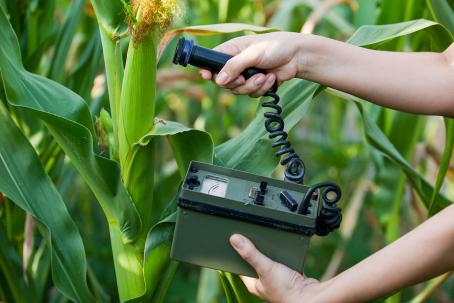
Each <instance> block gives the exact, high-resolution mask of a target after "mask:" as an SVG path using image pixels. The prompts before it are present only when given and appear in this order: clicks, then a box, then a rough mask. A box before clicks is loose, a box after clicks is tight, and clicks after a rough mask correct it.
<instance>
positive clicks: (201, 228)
mask: <svg viewBox="0 0 454 303" xmlns="http://www.w3.org/2000/svg"><path fill="white" fill-rule="evenodd" d="M230 58H231V56H229V55H227V54H223V53H220V52H216V51H213V50H210V49H207V48H204V47H200V46H196V45H194V42H193V41H192V40H186V39H184V38H180V41H179V42H178V45H177V48H176V51H175V56H174V60H173V62H174V63H175V64H180V65H183V66H186V65H187V64H191V65H194V66H197V67H201V68H205V69H209V70H211V71H213V72H218V71H219V70H220V69H221V68H222V67H223V66H224V64H225V63H226V62H227V61H228V60H229V59H230ZM256 73H264V71H262V70H259V69H255V68H249V69H247V70H245V71H244V72H243V73H242V75H243V76H244V77H245V78H246V79H247V78H250V77H252V76H253V75H254V74H256ZM276 91H277V85H275V86H274V87H273V88H272V89H270V90H269V91H268V92H267V93H266V94H265V95H264V96H266V97H270V98H272V100H271V101H268V102H263V103H262V106H263V107H266V108H270V111H268V112H265V114H264V116H265V118H266V120H265V125H264V126H265V129H266V131H267V132H268V133H269V138H270V139H276V141H275V142H274V143H272V146H273V147H276V148H278V150H277V151H276V152H275V154H276V156H278V157H280V158H281V161H280V163H281V164H282V165H284V166H286V169H285V173H284V174H285V179H284V181H280V180H275V179H272V178H267V177H263V176H259V175H254V174H251V173H247V172H242V171H239V170H234V169H230V168H225V167H221V166H216V165H212V164H207V163H201V162H196V161H192V162H191V164H190V167H189V168H188V171H187V173H186V176H185V179H184V180H183V183H182V185H181V189H180V193H179V196H178V210H177V221H176V226H175V232H174V238H173V243H172V250H171V257H172V259H174V260H178V261H183V262H187V263H191V264H195V265H199V266H203V267H209V268H213V269H218V270H222V271H227V272H232V273H236V274H241V275H246V276H251V277H255V276H256V273H255V271H254V270H253V268H252V267H251V266H250V265H248V264H247V263H246V262H245V261H244V260H243V259H242V258H241V257H240V256H239V255H238V254H237V253H236V251H235V250H234V249H233V248H232V247H231V246H230V244H229V238H230V236H231V235H232V234H235V233H238V234H242V235H244V236H246V237H248V238H249V239H250V240H251V241H252V242H253V243H254V244H255V246H256V247H257V248H258V250H260V251H261V252H262V253H263V254H265V255H266V256H268V257H269V258H271V259H273V260H274V261H277V262H279V263H282V264H284V265H287V266H288V267H290V268H292V269H294V270H296V271H298V272H300V273H302V272H303V267H304V261H305V258H306V254H307V250H308V248H309V240H310V237H311V236H313V235H314V234H315V235H319V236H325V235H327V234H328V233H330V232H331V231H333V230H334V229H336V228H338V227H339V226H340V223H341V220H342V214H341V210H340V208H338V207H337V204H336V203H337V202H338V201H339V199H340V197H341V190H340V188H339V186H338V185H337V184H335V183H332V182H322V183H317V184H315V185H312V186H307V185H304V183H303V177H304V173H305V167H304V163H303V161H302V160H301V158H300V157H299V156H298V155H297V154H296V152H295V151H294V150H293V148H292V147H291V144H290V142H289V141H288V140H287V137H288V134H287V132H286V131H285V130H284V119H283V118H282V116H281V113H282V108H281V107H280V105H279V104H278V102H279V96H278V95H277V93H276ZM257 156H260V155H257Z"/></svg>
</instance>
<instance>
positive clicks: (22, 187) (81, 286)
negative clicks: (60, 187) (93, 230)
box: [0, 105, 94, 302]
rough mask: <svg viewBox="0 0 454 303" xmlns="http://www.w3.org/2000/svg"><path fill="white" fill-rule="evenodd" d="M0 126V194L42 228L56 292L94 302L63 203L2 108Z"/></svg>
mask: <svg viewBox="0 0 454 303" xmlns="http://www.w3.org/2000/svg"><path fill="white" fill-rule="evenodd" d="M0 125H1V130H2V135H1V136H0V191H1V192H4V193H5V194H6V196H7V197H8V198H10V199H11V200H12V201H13V202H14V203H16V204H17V205H18V206H19V207H21V208H22V209H23V210H25V211H26V212H28V213H30V214H31V215H32V216H33V217H34V218H36V219H37V220H38V221H39V222H41V223H42V224H43V225H44V226H45V227H46V231H47V232H45V233H44V238H45V240H46V241H47V244H48V246H49V247H50V248H51V252H52V254H51V263H52V277H53V280H54V283H55V285H56V286H57V287H58V289H59V290H60V291H61V292H62V293H64V294H65V296H67V297H69V298H71V299H72V300H74V301H76V302H94V298H93V296H92V295H91V293H90V291H89V289H88V286H87V284H86V274H87V264H86V260H85V252H84V246H83V243H82V238H81V237H80V235H79V232H78V230H77V227H76V226H75V224H74V222H73V221H72V219H71V217H70V215H69V213H68V211H67V209H66V206H65V203H64V202H63V200H62V198H61V196H60V194H59V193H58V191H57V190H56V189H55V187H54V186H53V184H52V181H51V180H50V178H49V177H48V176H47V175H46V173H45V172H44V168H43V167H42V165H41V163H40V162H39V160H38V157H37V156H36V154H35V152H34V150H33V147H32V146H31V145H30V143H29V142H28V141H27V139H26V138H25V137H24V135H23V134H22V133H21V131H20V130H19V129H18V128H17V126H16V125H14V122H13V121H12V120H11V118H9V116H8V114H7V112H6V110H5V109H4V107H3V105H0ZM2 247H5V246H3V245H2ZM6 247H8V246H6Z"/></svg>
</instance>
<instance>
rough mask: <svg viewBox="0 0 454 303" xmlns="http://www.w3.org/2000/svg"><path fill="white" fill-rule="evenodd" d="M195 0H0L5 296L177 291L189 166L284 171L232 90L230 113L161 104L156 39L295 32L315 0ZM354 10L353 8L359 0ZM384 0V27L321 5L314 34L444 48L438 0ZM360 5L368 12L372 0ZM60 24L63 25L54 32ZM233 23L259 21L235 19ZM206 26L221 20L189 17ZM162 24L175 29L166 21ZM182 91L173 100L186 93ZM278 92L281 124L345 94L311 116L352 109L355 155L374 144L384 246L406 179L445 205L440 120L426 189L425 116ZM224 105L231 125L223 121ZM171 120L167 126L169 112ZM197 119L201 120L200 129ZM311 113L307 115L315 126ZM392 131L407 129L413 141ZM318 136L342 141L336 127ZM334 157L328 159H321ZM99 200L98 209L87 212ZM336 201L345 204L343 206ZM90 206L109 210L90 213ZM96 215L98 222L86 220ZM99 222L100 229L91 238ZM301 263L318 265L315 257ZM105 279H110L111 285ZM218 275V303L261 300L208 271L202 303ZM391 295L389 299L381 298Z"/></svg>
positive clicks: (321, 93) (257, 117) (286, 89)
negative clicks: (257, 1) (419, 146)
mask: <svg viewBox="0 0 454 303" xmlns="http://www.w3.org/2000/svg"><path fill="white" fill-rule="evenodd" d="M199 2H200V1H196V2H195V3H194V2H193V1H188V2H187V4H186V6H183V5H180V3H177V2H176V1H172V0H167V1H164V0H162V1H160V0H137V1H136V0H135V1H130V2H129V1H125V0H115V1H101V0H92V1H91V2H90V3H88V2H85V1H83V0H74V1H72V2H71V3H60V2H59V1H55V0H52V1H40V0H36V1H23V2H22V1H19V2H18V1H12V0H0V28H1V31H0V41H2V43H0V79H1V80H2V81H1V83H2V85H1V89H0V100H1V102H0V131H1V133H0V134H1V136H0V193H1V194H0V218H1V221H0V223H1V225H0V226H1V228H0V243H1V246H2V249H1V250H0V268H1V269H2V270H1V272H0V300H5V301H8V302H9V301H13V302H40V301H59V300H62V301H64V300H71V301H75V302H95V301H96V302H98V301H102V302H104V301H106V302H107V301H117V300H118V301H120V302H126V301H128V302H164V301H165V302H167V301H169V300H170V298H171V293H168V292H169V289H170V292H172V291H173V289H174V288H172V285H175V284H178V282H175V280H178V279H179V277H181V275H182V274H181V273H184V272H185V271H186V272H188V273H191V272H192V271H193V270H192V269H190V268H189V269H188V268H186V267H184V265H183V266H180V267H181V268H182V269H181V270H180V274H178V266H179V265H178V264H177V263H176V262H174V261H171V260H170V258H169V253H170V246H171V240H172V234H173V227H174V222H175V210H176V201H175V195H176V194H177V191H178V187H179V183H180V181H181V179H182V177H183V175H184V173H185V171H186V169H187V166H188V164H189V162H190V161H191V160H199V161H204V162H214V163H216V164H219V165H223V166H226V167H232V168H237V169H241V170H244V171H249V172H253V173H257V174H261V175H266V176H269V175H272V174H274V175H275V176H276V177H281V176H280V172H279V170H276V167H277V159H276V158H274V155H273V152H272V150H271V149H272V148H271V144H270V141H269V139H268V138H267V136H266V131H265V129H264V127H263V123H264V120H263V112H262V109H258V110H257V111H256V112H255V114H254V113H253V114H252V117H251V121H250V122H247V123H244V122H243V121H241V118H240V119H239V118H238V116H241V115H243V114H244V112H245V111H250V109H251V106H253V105H247V106H244V105H241V100H242V99H245V98H244V97H243V98H238V100H237V102H236V103H237V104H235V105H234V106H233V105H232V106H231V107H230V108H228V109H226V108H220V107H219V104H218V103H216V101H215V100H216V99H218V98H219V99H222V98H225V96H223V95H222V93H221V91H220V90H219V89H213V88H212V87H208V84H205V90H204V91H203V92H202V97H201V99H202V101H201V102H202V105H201V107H200V108H199V109H198V113H196V118H195V119H194V117H193V116H194V114H193V112H191V109H190V108H189V107H190V106H191V105H189V107H185V110H180V111H178V110H175V109H174V108H172V106H171V105H170V103H169V105H167V104H166V102H165V101H168V100H169V99H168V98H169V97H168V96H166V94H168V95H171V94H172V93H175V92H171V91H169V90H166V89H164V88H163V89H161V90H159V89H157V83H158V82H159V70H158V65H159V66H160V67H161V66H162V65H164V66H166V65H167V66H168V65H169V62H170V60H169V54H171V51H172V50H166V46H167V45H168V44H171V43H172V42H171V41H172V39H173V38H175V37H176V36H178V35H179V34H182V33H186V34H190V35H202V36H209V37H210V40H207V38H206V37H200V39H201V41H202V42H203V41H205V42H207V43H208V44H209V45H214V44H216V43H218V42H220V41H221V37H224V38H225V37H230V36H231V35H233V34H234V33H239V32H241V33H242V32H244V31H248V32H254V33H263V32H268V31H273V30H279V29H280V30H299V27H301V22H302V21H297V20H296V19H295V18H292V17H291V16H292V14H295V13H301V14H302V15H303V16H305V17H307V16H308V14H309V13H310V12H311V11H313V10H316V9H317V5H318V4H317V3H316V2H315V1H284V2H282V3H280V4H279V5H278V9H277V10H276V11H275V12H274V14H272V16H267V15H266V14H267V12H266V6H267V5H269V6H270V7H271V8H275V7H276V3H269V2H266V3H265V4H263V7H262V8H261V10H260V14H258V13H256V12H255V11H254V10H255V9H256V7H254V6H252V5H251V4H250V3H248V2H247V1H231V2H229V1H219V2H217V1H214V2H213V3H212V1H201V2H203V3H204V5H200V8H199V7H198V6H197V4H200V3H201V2H200V3H199ZM191 4H192V6H191ZM359 4H360V7H363V6H362V5H363V4H364V1H359ZM380 4H381V8H380V12H379V13H377V17H376V18H377V23H378V24H379V25H368V26H363V27H359V28H358V29H357V30H356V31H355V28H356V27H357V26H355V24H353V23H354V22H351V23H350V21H349V20H350V19H349V18H348V17H347V16H346V15H348V13H345V10H342V9H341V10H334V11H332V12H330V13H327V16H326V20H324V21H323V22H324V23H321V25H320V27H321V28H322V29H323V30H321V31H320V33H324V34H325V32H324V30H325V31H328V32H329V34H330V35H337V36H338V37H345V36H350V35H351V37H350V38H349V39H348V40H347V41H348V42H349V43H352V44H355V45H358V46H363V47H368V48H373V49H388V50H407V49H411V50H415V51H419V50H433V51H440V50H443V49H444V48H445V47H446V46H447V45H449V44H450V43H451V42H452V41H453V36H452V34H451V33H450V32H449V30H451V32H452V31H453V30H454V26H453V24H454V22H453V14H452V8H451V7H450V5H449V3H448V1H435V0H434V1H427V2H425V1H422V0H418V1H416V0H415V1H390V0H389V1H388V0H383V1H380ZM190 7H192V9H193V10H194V12H193V14H194V15H197V9H199V10H200V13H199V15H200V16H198V17H197V18H196V19H197V20H195V21H194V23H193V24H190V25H191V26H184V25H185V24H184V22H181V21H177V22H176V24H175V25H171V24H172V20H173V17H174V16H175V15H185V14H190V13H191V12H189V11H186V10H190ZM196 7H197V8H196ZM364 7H367V8H369V9H370V10H375V7H374V6H373V5H371V4H364ZM207 11H213V13H207ZM245 12H246V13H245ZM368 13H370V11H368ZM374 13H375V12H374ZM241 14H249V15H248V17H251V16H252V17H253V18H254V20H252V21H253V22H251V20H241V18H240V15H241ZM215 15H216V16H217V17H216V18H214V17H213V16H215ZM252 17H251V18H252ZM422 18H425V19H422ZM55 19H59V20H60V21H59V23H58V26H55V24H56V22H55ZM303 19H304V18H303ZM428 19H432V20H434V21H431V20H428ZM238 20H239V21H243V22H249V23H261V25H263V27H262V26H253V25H247V24H241V23H230V22H233V21H238ZM216 22H229V23H222V24H211V25H198V24H197V23H200V24H207V23H216ZM437 22H439V23H437ZM182 23H183V24H182ZM181 24H182V25H183V26H182V27H178V26H177V25H181ZM169 26H170V27H173V28H172V29H171V30H168V27H169ZM333 33H334V34H333ZM161 75H162V74H161ZM185 75H186V74H185ZM183 78H185V77H183ZM186 78H191V77H189V76H188V77H186ZM102 79H105V83H102ZM191 79H192V78H191ZM99 82H101V84H99ZM177 93H179V97H178V98H179V99H183V100H186V99H187V98H188V95H187V94H185V93H181V92H177ZM280 94H281V96H282V106H283V108H284V112H283V117H284V118H285V122H286V127H287V128H288V129H292V128H294V127H295V126H297V125H298V123H299V122H300V121H301V120H302V119H303V122H304V119H306V118H305V116H304V113H306V112H307V111H316V110H318V108H317V106H318V105H317V104H316V102H313V100H314V99H315V98H318V99H320V102H323V103H326V102H330V104H331V103H333V104H335V102H339V100H349V101H352V102H351V104H352V105H348V107H345V106H341V107H338V108H336V107H334V106H335V105H333V108H335V110H333V111H332V112H331V113H325V112H323V110H324V109H325V108H327V107H326V106H325V107H323V109H322V112H321V113H320V114H319V115H317V116H318V117H319V118H320V117H322V116H321V115H327V114H328V115H332V118H333V119H332V121H333V122H332V123H333V125H334V126H333V129H335V130H336V129H340V128H339V127H338V126H339V125H340V124H342V123H345V118H344V117H343V115H344V114H347V112H348V111H349V110H354V111H355V113H354V114H355V115H356V117H357V124H358V129H359V130H360V131H364V134H365V138H366V139H367V142H368V144H367V145H366V144H364V141H363V140H361V148H362V149H363V150H362V154H364V155H366V154H370V155H371V156H369V157H370V159H369V158H368V160H367V161H369V160H370V161H369V162H372V161H374V164H375V165H373V169H374V174H373V175H372V177H370V176H368V177H369V178H370V179H371V182H374V183H375V184H377V185H378V186H382V187H383V188H385V190H382V191H381V192H379V193H378V194H373V195H372V194H370V200H371V201H372V202H371V205H372V206H373V208H374V210H375V211H376V212H377V213H378V217H379V220H380V222H386V223H385V224H384V228H383V230H384V234H385V241H384V242H385V243H386V242H390V241H392V240H394V239H395V238H396V237H397V236H398V235H399V228H400V224H399V223H400V219H401V209H400V203H401V200H402V199H403V197H404V191H405V187H406V184H407V183H408V184H410V185H411V187H412V191H413V192H414V193H415V194H416V196H417V197H418V198H417V200H418V201H419V202H418V203H420V204H422V205H425V207H426V208H427V209H428V212H429V215H430V214H433V213H435V212H437V211H439V210H440V209H442V208H443V207H445V206H447V205H448V204H449V203H451V201H450V200H449V199H448V198H447V197H446V196H445V195H444V194H443V193H441V192H440V189H441V187H442V184H443V180H444V177H445V175H446V174H447V172H448V171H449V169H450V168H449V163H450V156H451V154H452V150H453V141H454V123H452V121H451V120H448V119H445V126H446V128H445V129H446V145H445V147H444V150H443V153H442V155H441V156H440V165H439V168H438V173H437V178H436V181H435V183H434V184H431V182H429V181H428V180H427V178H425V176H424V174H423V173H422V170H421V168H415V167H413V165H412V164H411V161H412V159H413V154H414V150H415V145H416V143H417V142H418V141H419V140H420V138H421V136H422V130H423V127H424V125H426V120H425V119H424V118H421V117H417V116H414V115H407V114H402V113H395V112H393V111H390V110H386V109H382V108H379V107H377V106H371V105H368V104H365V103H364V101H362V100H359V99H357V98H354V97H353V96H349V95H346V94H343V93H340V92H337V91H333V90H330V89H328V90H325V88H324V87H321V86H320V85H318V84H315V83H311V82H308V81H304V80H292V81H289V82H288V83H286V84H284V85H283V86H282V87H281V88H280ZM318 99H317V100H318ZM187 101H188V102H190V101H189V100H187ZM243 101H245V100H243ZM331 101H332V102H331ZM207 103H209V104H210V105H209V106H207V105H206V104H207ZM190 104H191V103H190ZM243 104H244V103H243ZM192 105H193V106H194V107H196V105H195V104H194V103H193V104H192ZM234 109H236V110H237V112H233V110H234ZM219 112H224V113H225V116H226V117H227V118H228V119H229V121H226V120H221V117H219V116H218V113H219ZM252 112H253V110H252ZM161 115H162V116H164V117H162V116H161ZM172 116H173V117H177V118H179V119H176V120H178V121H171V119H168V118H172ZM191 116H192V117H191ZM197 116H198V117H197ZM336 117H337V118H336ZM182 120H185V122H186V124H190V125H193V128H191V127H189V126H185V125H183V124H182V123H181V122H182ZM201 120H203V121H205V127H203V126H202V127H200V126H197V123H198V122H197V121H201ZM319 120H320V119H314V120H310V121H309V122H310V123H309V122H308V125H309V126H310V128H311V129H316V128H317V127H318V126H319V125H318V124H317V123H318V122H317V121H319ZM232 121H234V123H236V124H237V125H244V130H242V131H241V132H237V134H235V135H234V136H231V135H230V134H228V133H227V131H226V129H225V128H226V125H233V124H234V123H232ZM330 121H331V119H330ZM335 122H336V123H338V124H334V123H335ZM415 126H416V127H415ZM402 129H406V130H411V131H410V133H411V135H408V134H406V133H402V131H401V130H402ZM329 137H330V138H331V139H332V140H333V142H334V141H336V140H337V141H336V142H338V143H339V142H340V143H341V144H344V146H346V147H347V144H346V143H344V142H343V140H342V138H340V137H339V134H336V133H335V132H334V133H332V134H331V135H330V136H329ZM294 141H295V140H294ZM323 144H325V143H323ZM323 144H310V145H311V146H316V147H317V148H316V149H315V150H312V151H311V152H310V153H309V154H310V155H311V156H313V157H314V158H315V159H317V157H319V156H318V155H317V153H320V150H322V149H323V148H327V144H325V145H323ZM305 146H306V145H305ZM305 146H303V147H302V148H304V147H305ZM308 150H309V151H310V150H311V148H308ZM336 153H338V152H337V151H330V152H328V156H327V154H326V153H325V154H324V157H325V158H321V159H320V160H321V161H320V162H321V163H324V162H326V161H325V160H326V157H328V158H330V157H332V156H333V154H336ZM256 155H260V157H257V156H256ZM341 157H343V156H342V155H341ZM365 157H366V156H365ZM347 158H348V157H347ZM352 158H353V156H350V158H348V159H352ZM367 161H366V160H364V162H367ZM364 162H363V163H364ZM335 165H338V164H332V165H331V166H335ZM336 167H338V168H340V166H336ZM366 167H369V168H370V167H371V165H364V167H363V166H361V168H359V170H360V173H359V175H360V176H366V171H367V169H366ZM316 168H317V169H316ZM318 168H320V169H318ZM328 169H329V167H326V166H323V164H321V166H320V167H315V164H314V169H313V170H314V171H321V172H322V173H320V174H314V175H312V176H311V177H312V178H313V179H317V178H324V177H325V176H324V175H325V174H326V171H328ZM339 170H340V169H339ZM345 170H347V169H346V168H345ZM169 171H170V172H169ZM341 177H342V175H341V173H339V174H337V175H336V178H339V179H340V180H339V181H340V182H341V183H343V184H345V185H346V187H347V188H348V190H347V193H349V194H350V195H353V191H354V189H353V188H352V187H351V186H350V187H349V186H348V183H350V181H349V180H345V179H344V180H343V179H341ZM347 196H348V195H347ZM87 197H88V198H87ZM70 200H71V201H72V200H74V201H72V202H71V203H70V202H69V201H70ZM95 201H97V202H98V203H99V206H100V207H99V208H96V207H97V206H93V203H92V202H95ZM345 203H346V204H345V206H346V207H347V209H348V208H349V206H350V204H349V203H348V201H345ZM385 203H386V205H387V207H386V209H385V210H383V205H385ZM101 213H103V215H104V216H103V217H104V218H105V219H99V218H100V214H101ZM93 214H94V215H93ZM94 217H95V218H96V221H95V223H90V221H93V220H94V219H93V218H94ZM90 224H91V225H90ZM87 226H88V227H87ZM98 229H99V231H100V233H101V236H99V235H96V230H98ZM93 230H95V232H93ZM102 231H106V233H105V234H103V233H102ZM107 236H108V237H109V238H110V243H109V241H108V240H107ZM342 236H344V233H342ZM345 237H346V236H345ZM352 237H354V235H353V236H352ZM327 241H328V242H327V243H333V241H334V242H335V244H334V246H337V250H336V252H337V251H338V250H339V249H344V248H345V246H346V245H347V244H348V239H346V238H345V239H343V240H342V239H341V240H340V241H337V242H336V241H335V239H334V240H333V238H330V239H327ZM93 242H102V243H104V244H105V245H104V246H100V245H99V243H96V245H93ZM87 243H88V246H87ZM321 245H322V244H319V243H317V242H316V243H315V245H314V246H315V247H316V248H315V249H317V250H318V251H320V252H321V251H322V250H323V247H322V246H321ZM91 247H93V249H92V248H91ZM100 247H106V248H107V249H106V250H102V251H103V252H104V254H106V255H107V256H108V258H107V260H108V261H105V263H106V264H103V266H101V265H100V264H101V261H100V260H101V259H102V258H101V257H100V256H99V254H101V252H100V250H101V249H100ZM334 248H336V247H334ZM334 248H331V249H330V254H331V253H332V252H333V251H334ZM21 258H22V260H21ZM87 260H88V261H87ZM90 261H92V262H90ZM103 262H104V261H103ZM350 263H352V262H350ZM100 267H102V269H100ZM307 267H308V268H309V269H312V270H314V269H315V270H314V272H317V271H320V266H319V263H317V264H314V257H310V258H309V259H308V265H307ZM338 269H339V268H338ZM113 273H114V275H115V279H109V277H108V276H109V275H113ZM442 278H443V279H446V277H442ZM218 279H219V280H218ZM110 280H113V282H112V283H110V282H109V281H110ZM217 281H220V283H219V282H217ZM443 281H444V280H443ZM433 283H435V285H438V284H436V282H432V283H429V284H427V286H426V289H429V290H431V289H433V288H434V287H433V285H434V284H433ZM196 285H197V284H196ZM219 285H221V286H222V289H223V290H224V296H225V299H226V300H227V301H228V302H229V303H230V302H260V300H258V298H256V297H254V296H252V295H250V294H248V293H247V291H246V289H245V287H244V285H243V284H242V282H241V280H239V278H238V277H237V276H235V275H232V274H228V273H216V272H213V271H210V270H203V271H202V273H201V274H200V283H199V293H198V295H197V296H198V301H200V302H213V301H215V300H217V299H216V298H218V297H219V292H218V290H217V289H218V288H220V286H219ZM166 296H167V298H168V299H165V298H166ZM184 296H186V295H184ZM400 300H401V297H399V295H397V296H393V297H391V298H389V301H390V302H398V301H400ZM415 300H420V299H418V297H416V298H415ZM188 301H189V300H188Z"/></svg>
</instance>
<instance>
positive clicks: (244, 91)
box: [232, 74, 276, 98]
mask: <svg viewBox="0 0 454 303" xmlns="http://www.w3.org/2000/svg"><path fill="white" fill-rule="evenodd" d="M275 81H276V76H275V75H274V74H267V75H263V74H257V75H254V76H252V77H251V78H249V79H248V80H247V81H246V82H245V83H244V84H243V85H239V86H237V87H236V88H234V89H232V93H234V94H237V95H249V96H251V97H254V98H256V97H260V96H263V95H264V94H265V93H266V92H267V91H268V90H269V89H270V88H271V87H273V84H274V82H275Z"/></svg>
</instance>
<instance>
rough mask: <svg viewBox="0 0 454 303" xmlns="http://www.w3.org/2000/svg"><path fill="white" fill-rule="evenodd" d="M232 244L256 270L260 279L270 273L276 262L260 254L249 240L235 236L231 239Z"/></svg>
mask: <svg viewBox="0 0 454 303" xmlns="http://www.w3.org/2000/svg"><path fill="white" fill-rule="evenodd" d="M230 244H231V245H232V246H233V248H234V249H235V250H236V251H237V252H238V254H239V255H240V256H241V257H242V258H243V259H244V260H245V261H246V262H247V263H249V264H250V265H251V266H252V267H253V268H254V269H255V271H256V272H257V275H258V276H259V277H262V276H265V275H267V274H269V273H270V271H271V270H272V268H273V266H274V263H275V262H274V261H272V260H271V259H269V258H268V257H266V256H265V255H263V254H262V253H261V252H259V251H258V250H257V248H255V246H254V244H252V242H251V241H250V240H249V239H247V238H245V237H243V236H242V235H239V234H234V235H232V236H231V237H230Z"/></svg>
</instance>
